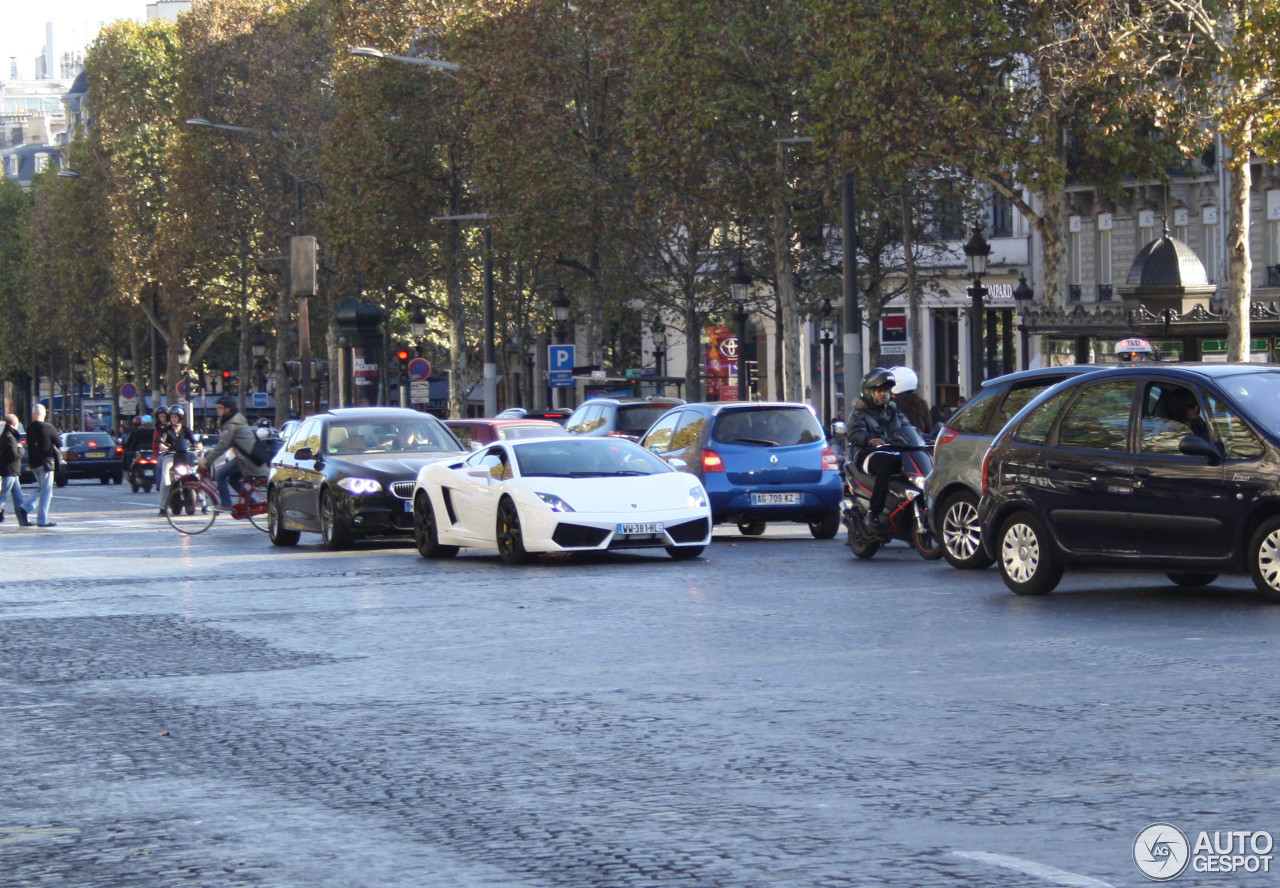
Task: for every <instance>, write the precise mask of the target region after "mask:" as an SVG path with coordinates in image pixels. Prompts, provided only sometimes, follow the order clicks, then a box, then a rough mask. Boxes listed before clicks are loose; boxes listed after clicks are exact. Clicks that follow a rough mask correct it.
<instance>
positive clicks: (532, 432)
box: [444, 419, 569, 450]
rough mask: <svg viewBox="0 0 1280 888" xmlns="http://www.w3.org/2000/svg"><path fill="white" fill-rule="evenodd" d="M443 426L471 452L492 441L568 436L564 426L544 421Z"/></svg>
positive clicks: (458, 421)
mask: <svg viewBox="0 0 1280 888" xmlns="http://www.w3.org/2000/svg"><path fill="white" fill-rule="evenodd" d="M444 424H445V425H446V426H448V427H449V431H451V432H453V434H454V436H455V437H457V439H458V440H459V441H461V442H462V444H463V446H464V447H470V448H471V449H472V450H478V449H479V448H481V447H483V446H484V445H485V444H492V443H493V442H494V441H507V440H514V439H516V438H548V437H554V436H560V435H567V434H569V433H568V432H567V431H565V428H564V426H562V425H560V424H559V423H555V422H550V421H549V420H544V419H446V420H445V421H444Z"/></svg>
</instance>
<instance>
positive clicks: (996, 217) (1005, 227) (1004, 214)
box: [991, 194, 1013, 237]
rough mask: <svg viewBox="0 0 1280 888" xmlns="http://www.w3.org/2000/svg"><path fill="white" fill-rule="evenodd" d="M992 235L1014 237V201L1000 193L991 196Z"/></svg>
mask: <svg viewBox="0 0 1280 888" xmlns="http://www.w3.org/2000/svg"><path fill="white" fill-rule="evenodd" d="M991 236H992V237H1013V203H1012V202H1011V201H1010V200H1009V199H1008V198H1007V197H1004V196H1003V195H1000V194H993V195H992V196H991Z"/></svg>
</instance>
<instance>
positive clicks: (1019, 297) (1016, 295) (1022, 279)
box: [1013, 274, 1036, 370]
mask: <svg viewBox="0 0 1280 888" xmlns="http://www.w3.org/2000/svg"><path fill="white" fill-rule="evenodd" d="M1035 295H1036V293H1035V290H1033V289H1031V286H1030V285H1029V284H1028V283H1027V276H1026V275H1025V274H1020V275H1018V286H1017V287H1016V288H1014V291H1013V299H1014V302H1015V303H1016V304H1017V306H1018V354H1019V355H1020V357H1019V358H1018V369H1019V370H1026V369H1027V359H1028V358H1029V357H1030V356H1029V355H1028V354H1027V350H1028V349H1027V309H1028V308H1029V307H1030V306H1031V300H1032V299H1034V298H1035Z"/></svg>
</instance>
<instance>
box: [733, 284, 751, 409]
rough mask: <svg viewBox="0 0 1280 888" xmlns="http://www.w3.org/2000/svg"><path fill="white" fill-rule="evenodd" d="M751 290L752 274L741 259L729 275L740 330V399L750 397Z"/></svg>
mask: <svg viewBox="0 0 1280 888" xmlns="http://www.w3.org/2000/svg"><path fill="white" fill-rule="evenodd" d="M750 291H751V274H750V272H748V271H747V269H746V266H744V265H743V264H742V260H741V259H739V260H738V263H737V264H736V265H735V266H734V267H733V274H731V275H729V295H730V297H731V298H732V300H733V315H734V319H735V320H736V321H737V324H738V330H737V337H738V355H737V361H738V400H739V401H746V400H748V399H749V398H750V392H749V389H748V385H747V294H748V293H749V292H750Z"/></svg>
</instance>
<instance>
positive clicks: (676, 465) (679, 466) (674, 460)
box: [667, 456, 689, 472]
mask: <svg viewBox="0 0 1280 888" xmlns="http://www.w3.org/2000/svg"><path fill="white" fill-rule="evenodd" d="M667 465H669V466H671V468H673V469H675V470H676V471H677V472H683V471H684V470H685V469H687V468H689V464H688V463H687V462H685V461H684V460H682V459H680V458H679V457H675V456H673V457H671V459H669V460H667Z"/></svg>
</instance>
